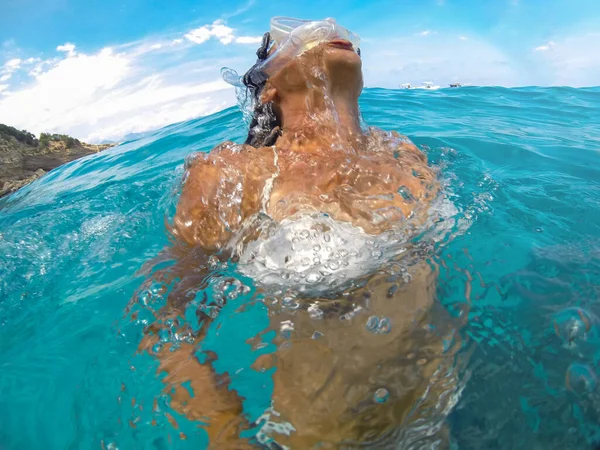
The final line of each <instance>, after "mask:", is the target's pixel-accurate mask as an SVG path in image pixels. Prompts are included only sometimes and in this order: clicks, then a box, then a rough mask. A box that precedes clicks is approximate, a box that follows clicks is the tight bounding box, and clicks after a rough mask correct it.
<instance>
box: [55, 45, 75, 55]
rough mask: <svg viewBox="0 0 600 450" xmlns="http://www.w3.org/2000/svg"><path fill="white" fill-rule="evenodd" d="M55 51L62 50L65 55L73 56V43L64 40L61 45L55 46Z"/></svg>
mask: <svg viewBox="0 0 600 450" xmlns="http://www.w3.org/2000/svg"><path fill="white" fill-rule="evenodd" d="M56 51H59V52H64V53H66V54H67V56H75V45H74V44H71V43H69V42H66V43H65V44H63V45H59V46H58V47H56Z"/></svg>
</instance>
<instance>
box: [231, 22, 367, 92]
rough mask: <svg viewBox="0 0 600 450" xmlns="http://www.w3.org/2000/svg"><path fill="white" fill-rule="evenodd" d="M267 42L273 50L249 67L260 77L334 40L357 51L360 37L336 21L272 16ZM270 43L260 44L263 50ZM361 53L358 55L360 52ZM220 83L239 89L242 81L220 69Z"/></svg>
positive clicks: (266, 76) (272, 72)
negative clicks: (338, 40)
mask: <svg viewBox="0 0 600 450" xmlns="http://www.w3.org/2000/svg"><path fill="white" fill-rule="evenodd" d="M269 34H270V39H272V41H273V45H274V47H275V50H274V51H273V52H272V53H271V54H270V55H269V54H268V53H266V52H268V50H269V49H268V48H265V50H266V52H265V55H264V57H263V58H261V57H260V55H259V61H258V62H257V63H256V64H255V65H254V67H252V69H251V71H252V72H254V73H255V74H258V73H260V75H261V78H264V79H266V78H268V77H270V76H272V75H275V74H276V73H277V72H279V70H281V68H283V66H285V65H286V64H287V63H288V62H289V61H290V60H291V59H293V58H295V57H297V56H300V55H301V54H303V53H304V52H306V51H308V50H310V49H311V48H314V47H316V46H317V45H319V44H321V43H323V42H331V41H334V40H337V39H340V40H346V41H349V42H350V43H351V44H352V47H353V48H354V51H356V52H357V53H358V52H359V45H360V37H359V36H358V35H357V34H355V33H353V32H351V31H349V30H347V29H346V28H344V27H342V26H341V25H338V24H337V22H336V21H335V19H331V18H328V19H325V20H302V19H293V18H291V17H280V16H278V17H273V18H272V19H271V28H270V32H269ZM268 45H269V42H268V41H267V42H265V41H263V47H268ZM359 54H360V53H359ZM221 74H222V76H223V80H225V81H226V82H227V83H229V84H232V85H233V86H236V87H242V86H243V83H242V80H241V78H240V77H239V76H238V75H237V73H236V72H235V71H234V70H232V69H227V68H223V69H221Z"/></svg>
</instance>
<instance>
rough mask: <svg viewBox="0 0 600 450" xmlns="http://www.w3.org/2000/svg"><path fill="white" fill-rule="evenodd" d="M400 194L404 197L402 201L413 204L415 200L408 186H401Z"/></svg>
mask: <svg viewBox="0 0 600 450" xmlns="http://www.w3.org/2000/svg"><path fill="white" fill-rule="evenodd" d="M398 194H400V195H401V196H402V199H403V200H404V201H405V202H409V203H412V202H413V201H414V200H415V198H414V197H413V195H412V194H411V192H410V190H409V189H408V188H407V187H406V186H400V188H399V189H398Z"/></svg>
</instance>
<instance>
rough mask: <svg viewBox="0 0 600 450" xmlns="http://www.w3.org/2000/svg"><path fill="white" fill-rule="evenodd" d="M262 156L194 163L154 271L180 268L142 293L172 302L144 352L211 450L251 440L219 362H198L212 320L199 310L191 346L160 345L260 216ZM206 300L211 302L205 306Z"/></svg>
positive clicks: (227, 154)
mask: <svg viewBox="0 0 600 450" xmlns="http://www.w3.org/2000/svg"><path fill="white" fill-rule="evenodd" d="M257 152H260V151H259V150H256V149H252V150H250V149H247V148H242V149H240V148H239V147H236V148H235V149H233V148H232V144H230V143H225V144H222V145H221V146H219V147H217V148H215V149H214V150H213V151H212V152H211V153H209V154H205V155H202V154H199V155H196V157H195V158H193V159H192V160H190V161H189V162H188V165H187V167H186V174H185V181H184V184H183V188H182V193H181V197H180V199H179V203H178V205H177V211H176V214H175V218H174V221H173V226H172V227H171V230H170V231H171V233H172V235H173V236H174V237H175V242H174V244H173V246H171V247H170V248H168V249H166V250H165V252H164V253H163V254H162V255H161V256H160V257H159V258H157V260H155V264H154V265H156V263H160V262H162V261H165V260H173V261H174V264H172V265H170V266H169V267H167V268H163V269H160V270H157V271H155V272H154V273H152V275H151V276H150V277H149V278H148V280H147V281H146V282H145V283H144V284H143V286H142V287H141V288H140V290H141V289H145V288H147V287H148V286H149V285H150V284H151V283H153V282H159V283H161V284H162V285H163V286H165V287H164V291H165V292H163V294H165V295H167V302H166V305H164V306H162V307H161V308H160V310H158V311H153V312H154V314H155V317H156V319H157V320H156V322H155V323H153V324H152V325H150V326H149V327H148V328H147V329H146V331H145V337H144V338H143V340H142V342H141V343H140V351H148V352H149V353H151V354H152V355H154V356H156V357H157V359H158V360H159V362H160V365H159V368H158V372H166V377H165V378H164V382H165V383H166V387H165V391H166V392H167V393H169V395H170V397H171V406H172V407H173V408H174V409H175V410H176V411H177V412H179V413H181V414H185V415H186V416H187V417H188V418H189V419H190V420H194V421H199V422H203V423H205V424H206V426H205V428H206V430H207V432H208V436H209V440H210V446H211V447H210V448H218V449H227V448H235V449H244V448H251V445H250V443H249V442H248V441H247V440H244V439H240V438H239V433H240V431H241V430H242V429H244V428H247V427H248V424H247V422H246V420H245V419H244V417H243V415H242V398H240V397H239V395H238V394H237V393H236V392H235V391H232V390H230V388H229V377H228V375H227V374H222V375H219V374H217V373H216V372H215V370H214V368H213V365H212V363H213V361H215V360H216V359H217V355H216V354H214V353H207V352H204V354H203V355H200V356H203V357H202V358H201V359H202V362H200V361H201V359H199V358H198V356H199V355H198V352H199V351H200V343H201V341H202V339H203V338H204V336H205V334H206V331H207V329H208V326H209V325H210V323H211V322H212V320H213V316H212V315H210V314H208V313H206V312H205V311H204V310H203V309H202V308H198V309H197V311H196V315H197V317H198V321H199V322H200V323H201V327H200V330H199V332H198V333H196V334H195V335H194V336H193V338H194V343H193V344H191V343H181V342H180V343H178V348H177V349H176V350H173V349H172V348H171V346H172V344H168V345H165V346H162V347H161V348H157V347H156V346H155V344H156V343H157V342H158V341H159V338H158V335H159V332H160V331H161V329H163V328H165V322H166V321H167V320H169V319H171V320H172V321H174V323H175V324H178V323H179V321H178V318H179V317H182V316H183V315H184V314H185V310H186V307H187V305H188V303H189V302H190V301H192V300H193V299H194V298H195V297H196V295H197V293H198V292H199V291H201V290H202V289H203V288H205V287H206V286H207V285H208V283H209V282H210V279H211V278H212V277H213V276H215V271H214V268H213V267H212V266H213V264H215V262H216V261H218V260H219V259H223V260H225V259H227V258H228V255H226V254H224V250H223V249H224V247H225V244H226V243H227V242H228V241H229V239H230V238H231V236H232V234H233V233H235V232H236V231H237V229H238V228H239V226H240V224H241V223H242V221H243V220H244V219H246V218H247V217H248V216H249V215H251V214H254V213H255V212H256V211H257V209H258V206H259V200H260V194H261V193H262V185H264V181H262V180H264V179H266V178H267V177H268V176H270V173H269V170H270V167H269V166H268V164H265V163H262V164H261V163H260V155H259V154H256V153H257ZM240 153H241V154H240ZM251 153H254V154H251ZM257 162H259V164H257ZM261 181H262V183H261ZM146 270H151V268H148V269H146ZM169 285H171V289H170V290H169V289H168V288H167V286H169ZM167 292H168V293H167ZM134 299H137V295H136V296H134ZM207 300H210V299H208V298H206V299H205V300H204V301H207ZM182 331H183V330H182ZM186 331H187V330H186ZM184 384H185V387H184ZM188 386H189V389H188Z"/></svg>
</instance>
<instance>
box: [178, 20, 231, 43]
mask: <svg viewBox="0 0 600 450" xmlns="http://www.w3.org/2000/svg"><path fill="white" fill-rule="evenodd" d="M185 37H186V39H187V40H188V41H191V42H193V43H195V44H203V43H204V42H206V41H208V40H209V39H210V38H211V37H214V38H216V39H218V40H219V41H220V42H221V44H223V45H228V44H231V43H232V42H233V41H234V40H235V36H234V35H233V28H230V27H228V26H227V25H225V22H223V21H222V20H215V21H214V22H213V23H212V24H211V25H204V26H201V27H200V28H196V29H194V30H191V31H189V32H188V33H186V35H185Z"/></svg>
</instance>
